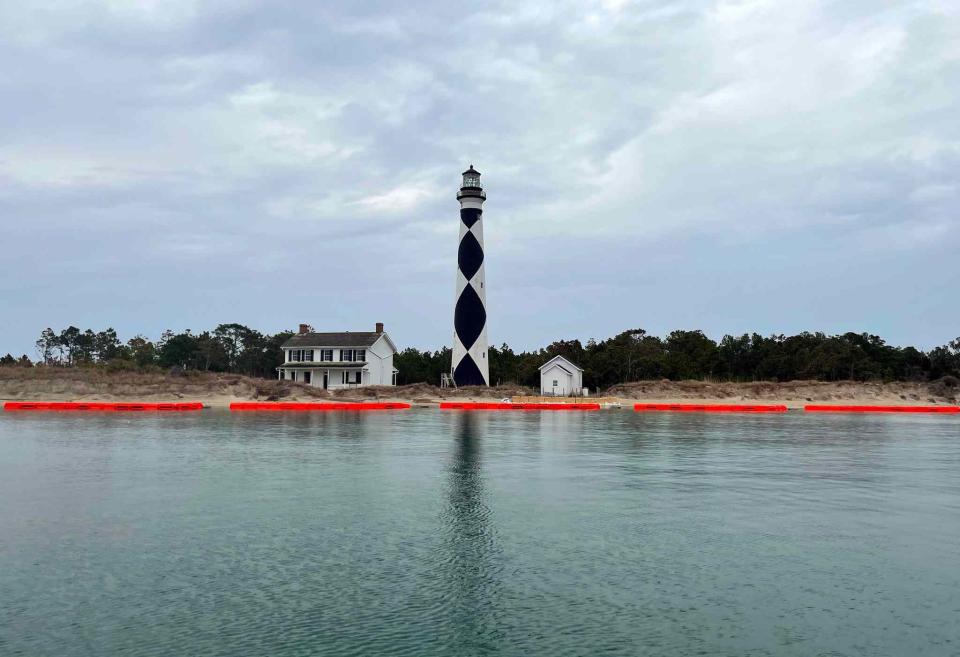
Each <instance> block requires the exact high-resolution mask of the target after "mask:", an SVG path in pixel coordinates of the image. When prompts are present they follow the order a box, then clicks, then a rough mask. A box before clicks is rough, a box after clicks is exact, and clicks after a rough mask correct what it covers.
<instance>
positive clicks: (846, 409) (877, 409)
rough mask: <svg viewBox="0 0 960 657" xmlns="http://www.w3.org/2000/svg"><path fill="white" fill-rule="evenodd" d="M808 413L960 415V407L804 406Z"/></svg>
mask: <svg viewBox="0 0 960 657" xmlns="http://www.w3.org/2000/svg"><path fill="white" fill-rule="evenodd" d="M803 410H804V411H806V412H807V413H960V406H817V405H813V406H804V407H803Z"/></svg>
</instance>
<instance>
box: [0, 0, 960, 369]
mask: <svg viewBox="0 0 960 657" xmlns="http://www.w3.org/2000/svg"><path fill="white" fill-rule="evenodd" d="M72 7H73V8H72V9H65V8H60V9H56V10H49V9H41V8H39V7H30V6H25V5H24V6H14V5H8V6H5V7H3V8H0V58H2V61H4V62H6V63H9V66H5V67H4V71H3V73H2V74H0V94H2V98H3V99H4V103H3V104H2V105H0V224H2V231H3V234H4V241H5V246H6V248H4V249H3V250H2V253H0V271H2V273H3V277H2V280H0V295H2V301H3V313H2V321H0V351H3V352H5V351H8V350H9V351H17V352H21V351H29V350H30V349H31V345H32V342H33V340H34V339H35V337H36V335H37V334H38V333H39V331H40V330H41V329H42V328H44V327H45V326H48V325H50V326H54V327H62V326H64V325H66V324H67V323H74V324H78V325H82V326H91V327H94V328H98V327H103V326H106V325H113V326H115V327H116V328H117V329H118V330H119V331H120V332H121V334H122V335H126V336H130V335H132V334H134V333H138V332H142V333H146V334H148V335H151V336H156V335H158V334H159V333H160V331H161V330H163V329H164V328H167V327H170V328H175V329H179V328H185V327H194V328H201V327H209V326H212V325H214V324H216V323H218V322H222V321H240V322H244V323H247V324H250V325H252V326H256V327H258V328H260V329H262V330H265V331H275V330H279V329H282V328H285V327H290V326H294V325H295V324H297V323H298V322H300V321H309V322H311V323H313V324H314V325H316V326H327V327H329V328H331V329H333V328H338V329H339V328H355V329H362V328H364V327H366V326H367V325H371V324H372V323H373V322H374V321H385V322H387V324H388V327H389V328H390V329H391V330H392V333H393V334H394V336H395V338H396V339H397V341H398V342H399V343H401V344H402V345H415V346H420V347H426V346H429V347H435V346H440V345H442V344H444V343H446V342H447V341H448V340H449V333H450V323H451V322H450V321H449V320H450V316H451V315H452V305H453V281H454V277H453V272H454V270H455V263H454V257H455V242H456V236H455V233H456V226H457V224H456V221H457V213H456V207H457V206H456V201H455V200H454V197H453V196H454V192H455V188H456V185H457V180H458V174H459V172H460V170H461V169H462V167H464V166H465V165H466V164H468V163H469V162H473V163H475V164H476V165H477V167H478V168H479V169H480V170H481V171H483V172H484V174H485V180H486V185H487V189H488V194H489V201H488V203H487V213H486V218H487V222H486V224H487V225H486V232H487V241H488V248H487V251H488V254H487V257H488V269H487V276H488V282H489V284H490V291H489V310H490V332H491V340H492V341H495V342H501V341H507V342H510V343H511V344H515V345H516V346H519V347H530V346H535V345H540V344H545V343H546V342H549V341H550V340H553V339H556V338H559V337H581V338H588V337H591V336H595V337H604V336H606V335H609V334H612V333H614V332H616V331H618V330H621V329H624V328H627V327H636V326H643V327H646V328H648V330H652V331H655V332H662V331H666V330H669V329H671V328H676V327H688V328H703V329H705V330H707V331H708V332H709V333H711V334H712V335H714V336H719V335H721V334H723V333H725V332H742V331H748V330H758V331H760V332H764V333H767V332H794V331H799V330H804V329H812V330H826V331H844V330H857V331H859V330H867V331H871V332H875V333H879V334H881V335H883V336H885V337H887V338H888V339H890V340H892V341H894V342H898V343H914V344H918V345H920V346H927V347H929V346H932V345H935V344H940V343H943V342H945V341H947V340H949V339H951V338H953V337H956V335H957V334H960V307H958V304H957V303H956V300H955V298H956V292H957V289H958V283H960V273H958V268H957V267H956V264H955V263H956V255H955V254H956V253H957V249H958V247H960V226H958V221H957V210H956V208H957V207H958V201H960V183H958V179H957V175H956V172H957V171H958V170H960V123H958V122H957V121H956V117H955V113H956V107H957V101H958V96H960V91H958V90H960V50H958V49H957V45H956V44H957V43H960V38H958V37H960V13H958V11H957V10H956V9H955V8H953V7H952V6H951V5H950V4H949V3H944V2H937V1H936V0H930V1H926V2H922V1H921V2H899V3H887V4H886V5H885V6H884V8H883V9H878V8H877V6H876V3H871V2H844V3H831V2H825V1H824V2H810V3H795V2H788V1H786V0H742V1H739V2H693V1H690V2H684V1H678V2H626V1H620V0H608V1H606V2H595V3H582V2H569V3H564V2H550V3H522V4H519V5H518V4H516V3H506V2H504V3H500V4H483V5H482V6H476V7H473V6H469V5H457V4H452V5H451V4H449V3H414V4H410V3H407V4H404V5H396V4H395V3H380V2H359V3H343V4H337V3H322V6H318V7H311V6H308V5H304V4H303V3H292V2H291V3H263V2H252V1H251V2H229V3H226V2H223V3H218V2H213V3H211V2H203V3H200V2H193V1H190V0H174V1H170V0H168V1H167V2H163V3H160V2H143V3H134V4H130V3H119V2H87V3H78V4H74V5H72Z"/></svg>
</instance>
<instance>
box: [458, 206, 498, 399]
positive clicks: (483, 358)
mask: <svg viewBox="0 0 960 657" xmlns="http://www.w3.org/2000/svg"><path fill="white" fill-rule="evenodd" d="M480 203H482V201H480V200H479V199H477V200H473V199H470V200H467V199H464V201H463V202H462V204H463V206H462V207H461V209H460V247H459V248H458V249H457V301H456V306H455V307H454V315H453V329H454V332H453V380H454V382H455V383H456V384H457V385H458V386H485V385H488V384H489V363H488V362H487V307H486V306H487V292H486V290H485V289H484V263H483V221H482V218H483V210H482V209H481V208H480V207H470V206H479V204H480Z"/></svg>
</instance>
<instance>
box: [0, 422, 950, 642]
mask: <svg viewBox="0 0 960 657" xmlns="http://www.w3.org/2000/svg"><path fill="white" fill-rule="evenodd" d="M488 654H489V655H549V656H560V655H601V654H609V655H694V654H707V655H736V656H742V655H803V656H809V655H869V656H871V657H876V656H878V655H891V656H897V657H901V656H907V655H911V656H912V655H960V420H958V419H957V418H949V417H945V418H924V417H869V416H863V417H856V416H849V417H848V416H836V417H828V416H824V417H815V416H804V415H802V414H799V415H798V414H791V415H789V416H769V417H768V416H758V417H749V416H695V415H677V416H673V415H638V414H634V413H632V412H629V411H623V412H603V413H592V414H574V413H570V414H556V413H554V414H551V413H543V414H538V413H499V414H498V413H491V414H481V413H475V414H462V413H457V412H443V413H441V412H438V411H416V412H406V413H393V414H390V413H382V414H380V413H369V414H357V415H351V414H329V415H327V414H312V415H308V414H296V415H293V414H291V415H281V414H262V415H261V414H234V415H230V414H228V413H225V412H205V413H202V414H183V415H160V416H157V415H153V414H143V415H121V414H117V415H72V414H22V415H21V414H14V413H6V414H0V655H4V656H6V655H30V656H31V657H32V656H35V655H36V656H46V655H49V656H56V657H70V656H74V655H91V656H93V655H95V656H97V657H103V656H105V655H138V656H139V655H163V656H167V655H191V656H192V655H197V656H204V655H223V656H225V657H226V656H230V657H242V656H247V655H271V656H280V657H284V656H288V655H363V656H365V657H366V656H370V655H427V656H429V655H488Z"/></svg>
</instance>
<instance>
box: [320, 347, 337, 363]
mask: <svg viewBox="0 0 960 657" xmlns="http://www.w3.org/2000/svg"><path fill="white" fill-rule="evenodd" d="M317 355H318V356H319V360H321V361H328V362H329V361H332V360H333V349H321V350H320V353H319V354H317Z"/></svg>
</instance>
